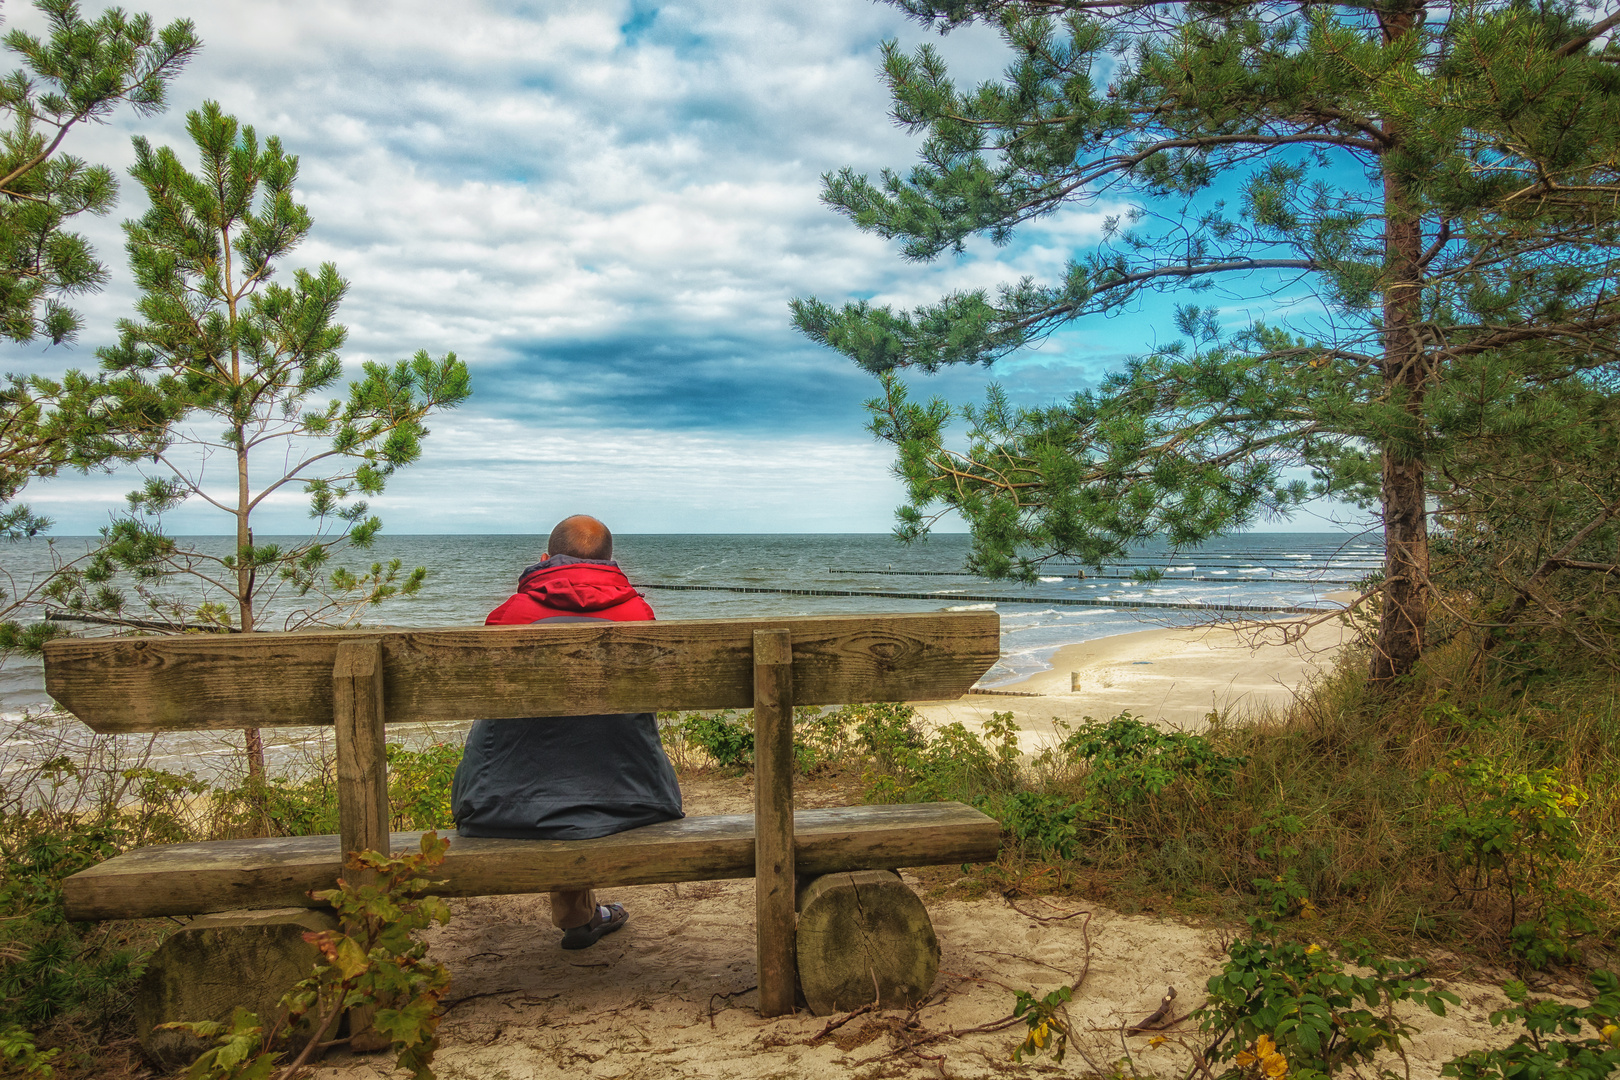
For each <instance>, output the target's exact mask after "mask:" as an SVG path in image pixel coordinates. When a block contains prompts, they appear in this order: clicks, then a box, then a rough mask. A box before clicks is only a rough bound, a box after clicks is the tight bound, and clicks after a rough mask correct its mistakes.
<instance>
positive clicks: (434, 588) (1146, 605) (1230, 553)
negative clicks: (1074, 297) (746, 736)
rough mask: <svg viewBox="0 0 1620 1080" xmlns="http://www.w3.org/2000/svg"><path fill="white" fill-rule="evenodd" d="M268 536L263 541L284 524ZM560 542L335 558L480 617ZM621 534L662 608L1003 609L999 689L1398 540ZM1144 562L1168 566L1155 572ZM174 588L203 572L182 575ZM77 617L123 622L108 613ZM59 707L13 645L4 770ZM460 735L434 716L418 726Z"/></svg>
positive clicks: (1322, 573)
mask: <svg viewBox="0 0 1620 1080" xmlns="http://www.w3.org/2000/svg"><path fill="white" fill-rule="evenodd" d="M182 539H183V542H184V543H186V544H188V545H190V546H193V547H195V548H196V549H197V550H198V551H200V552H203V553H205V554H216V555H218V554H224V553H226V552H228V551H229V549H230V546H231V543H232V541H231V540H230V539H229V538H226V537H185V538H182ZM257 539H258V542H259V543H261V544H263V543H267V542H274V541H275V540H276V538H273V537H265V536H261V537H258V538H257ZM286 539H287V540H289V541H290V540H291V539H292V538H286ZM545 542H546V538H545V537H544V536H527V535H517V534H501V535H437V536H420V535H419V536H410V535H401V536H387V535H385V536H383V537H380V538H379V539H378V540H377V542H376V544H375V545H374V547H373V549H371V550H370V551H367V552H350V553H347V557H339V558H338V559H336V560H335V562H336V563H338V564H340V565H345V566H348V567H349V568H351V569H354V570H356V571H363V570H366V569H369V567H370V564H371V563H372V562H373V561H375V560H378V559H381V560H384V561H387V560H390V559H394V558H397V559H399V560H400V561H401V563H402V565H403V567H404V569H405V570H406V571H407V572H408V571H409V570H410V569H411V568H414V567H417V566H422V567H426V568H427V571H428V574H427V580H426V584H425V586H424V587H423V589H422V590H421V592H420V593H419V594H418V595H416V596H414V597H409V598H394V599H390V600H388V601H386V602H384V603H383V604H381V605H378V606H376V607H372V608H366V609H364V610H362V611H361V612H359V613H358V618H359V624H360V625H367V626H397V627H427V626H464V625H475V624H480V623H482V622H483V619H484V616H485V614H487V613H488V612H489V611H490V610H491V609H492V608H494V607H495V606H496V605H498V604H499V603H500V602H501V601H503V600H504V599H506V597H507V596H508V595H510V594H511V592H512V591H513V590H514V588H515V587H516V585H517V579H518V575H519V574H520V573H521V572H522V570H523V569H524V568H525V567H527V566H529V565H531V564H533V563H534V562H535V561H536V560H538V559H539V557H540V554H541V553H542V552H543V551H544V550H545ZM614 543H615V551H614V555H615V559H616V560H617V562H618V563H619V565H620V566H621V567H622V568H623V569H624V571H625V573H626V574H627V575H628V576H629V578H630V580H631V582H632V583H634V584H635V585H636V586H637V587H638V588H640V590H641V591H642V593H643V594H644V595H645V596H646V598H647V600H648V602H649V603H650V604H651V605H652V607H653V609H654V610H655V611H656V612H657V613H658V617H659V618H660V619H709V618H736V617H744V616H790V615H791V616H802V615H830V614H847V613H868V612H869V613H889V612H902V611H939V610H957V611H960V610H995V611H996V612H998V613H999V614H1000V616H1001V658H1000V660H999V661H998V662H997V663H996V665H995V666H994V667H993V668H991V669H990V671H989V672H988V673H987V674H986V675H985V677H984V678H983V679H981V680H980V683H979V686H980V687H981V688H985V689H991V688H995V687H1000V686H1006V685H1007V684H1009V683H1014V682H1017V681H1018V680H1020V679H1023V678H1025V677H1027V676H1029V675H1032V674H1035V673H1037V672H1040V671H1044V670H1047V669H1048V668H1050V666H1051V663H1050V661H1051V658H1052V655H1053V654H1054V653H1055V652H1056V651H1057V650H1058V649H1059V648H1061V647H1063V646H1064V645H1069V644H1074V643H1077V642H1082V641H1090V640H1093V639H1096V638H1100V637H1108V636H1111V635H1114V634H1125V633H1132V632H1134V631H1137V630H1144V629H1151V628H1154V627H1168V626H1183V625H1190V624H1194V623H1198V622H1206V621H1209V620H1211V619H1212V618H1217V617H1226V618H1232V617H1248V618H1285V617H1287V615H1288V613H1289V611H1288V609H1297V608H1320V607H1328V606H1331V602H1330V601H1328V600H1327V597H1328V595H1329V594H1331V593H1334V592H1338V591H1344V590H1348V589H1353V588H1354V587H1355V585H1356V583H1358V582H1359V581H1361V580H1363V579H1364V578H1366V577H1367V576H1368V575H1369V574H1371V573H1374V572H1375V571H1377V570H1378V569H1379V568H1380V567H1381V564H1382V538H1381V537H1379V536H1377V535H1376V534H1368V533H1360V534H1349V533H1243V534H1238V535H1234V536H1228V537H1222V538H1218V539H1214V540H1211V541H1209V542H1207V543H1205V544H1203V545H1202V546H1200V547H1199V548H1197V549H1194V550H1186V549H1183V550H1180V551H1175V550H1170V549H1168V548H1166V547H1164V546H1163V545H1153V544H1148V545H1143V546H1141V547H1139V548H1137V549H1134V550H1133V551H1132V552H1131V553H1130V555H1129V556H1128V557H1126V558H1124V559H1121V560H1120V561H1119V562H1118V563H1116V564H1112V565H1107V566H1104V567H1102V568H1101V570H1100V571H1099V570H1097V569H1096V568H1093V567H1085V566H1080V565H1077V564H1073V563H1064V562H1058V561H1051V562H1048V563H1046V564H1044V565H1043V567H1042V570H1041V574H1040V577H1039V580H1038V581H1036V582H1035V583H1033V584H1030V585H1024V584H1021V583H1017V582H1008V581H988V580H985V579H983V578H979V577H976V576H974V575H971V574H968V573H967V572H966V571H965V570H964V569H963V567H964V565H965V563H966V561H967V557H968V552H969V538H968V537H967V536H966V535H965V534H953V533H935V534H933V535H931V536H929V537H928V538H927V539H926V540H923V541H919V542H916V543H912V544H902V543H900V542H898V541H897V540H895V539H894V538H893V537H892V536H889V535H887V534H826V533H815V534H806V535H774V534H743V535H718V534H707V533H705V534H659V535H640V536H638V535H621V536H616V537H615V539H614ZM92 544H93V538H89V537H56V538H53V539H52V540H50V541H48V542H47V541H45V540H42V539H34V540H25V541H17V542H14V543H12V544H10V545H8V546H6V547H5V548H3V549H0V558H3V560H4V562H3V564H0V566H3V574H4V575H5V576H9V577H10V579H11V588H10V589H9V590H8V591H9V592H11V594H12V595H17V594H18V593H19V592H20V591H22V590H23V589H26V588H27V586H28V584H29V582H30V581H31V580H36V579H38V578H39V577H40V576H41V575H42V574H43V573H44V572H45V571H46V570H47V568H48V567H49V566H50V564H51V562H52V560H53V559H68V558H72V557H74V556H76V555H78V554H81V553H82V552H84V551H86V550H88V549H89V547H90V546H91V545H92ZM1144 572H1153V573H1154V574H1155V575H1156V579H1155V580H1143V579H1142V575H1143V573H1144ZM123 584H124V586H125V587H126V589H128V588H130V587H132V583H123ZM173 587H177V588H179V589H181V590H183V591H184V590H189V589H191V588H192V586H188V585H185V584H184V583H180V582H176V583H174V586H173ZM193 595H196V594H195V593H193ZM300 606H301V605H300V602H299V601H297V600H296V598H291V597H285V596H284V597H279V598H277V599H276V600H275V601H274V602H273V603H272V605H271V609H270V610H271V611H272V612H273V614H274V616H275V617H276V618H277V619H279V620H281V622H282V623H283V624H285V623H288V622H290V621H294V620H296V619H297V618H299V615H298V612H299V610H300ZM265 628H266V629H275V628H277V626H276V625H271V626H267V627H265ZM76 629H78V630H79V631H81V632H85V633H91V634H95V633H105V632H107V631H106V630H104V629H102V628H98V627H95V626H91V625H83V626H79V627H77V628H76ZM49 706H50V699H49V697H48V696H47V695H46V694H45V690H44V679H43V673H42V670H41V668H40V665H39V663H38V661H29V660H26V659H24V658H19V657H13V658H11V659H10V660H8V661H7V662H6V664H5V666H4V667H3V668H0V715H3V719H0V775H3V774H4V773H5V772H9V771H13V770H15V769H16V768H18V767H22V766H25V765H26V764H27V763H28V762H29V761H37V760H38V755H39V754H42V753H45V752H46V751H47V750H49V749H51V746H49V745H47V744H50V743H51V742H52V740H53V739H54V740H56V741H57V742H60V740H61V738H62V737H65V736H67V735H69V734H70V733H71V732H72V729H73V727H74V726H75V725H77V721H72V720H66V721H64V720H61V718H60V717H59V716H58V718H57V719H56V720H46V721H41V720H40V719H39V718H38V716H39V714H40V713H41V712H42V711H43V710H46V709H48V708H49ZM42 723H43V724H46V725H48V726H50V727H51V736H50V738H45V739H41V738H38V737H36V736H37V735H38V733H39V731H40V730H41V724H42ZM78 726H79V727H82V725H78ZM402 726H408V725H402ZM390 730H391V732H392V730H393V729H392V728H391V729H390ZM296 731H297V729H287V730H286V732H285V733H282V732H277V733H270V732H267V733H266V735H267V737H272V736H273V737H272V739H271V741H272V746H271V757H272V759H275V760H280V761H283V762H284V763H290V762H292V761H293V760H294V759H296V758H298V757H299V756H300V754H299V749H300V747H299V744H298V740H304V741H306V742H307V741H308V740H310V739H314V740H315V741H316V742H317V743H318V742H319V741H320V740H319V733H315V734H313V735H298V736H297V739H294V740H293V741H291V742H289V741H288V738H289V737H291V736H293V735H294V734H295V732H296ZM453 734H454V733H448V732H421V733H418V734H417V735H416V738H417V739H418V740H420V739H423V738H440V737H451V736H453ZM401 737H402V738H405V737H406V736H401ZM121 738H125V739H129V738H131V737H128V736H125V737H121ZM233 739H234V737H233V736H224V737H221V736H206V737H205V736H198V735H180V736H172V737H171V736H164V737H160V738H159V739H158V740H156V741H155V742H150V741H149V740H147V739H146V737H142V742H143V743H147V744H148V745H147V750H146V755H145V757H143V758H142V763H143V764H146V765H150V766H152V767H161V768H167V769H171V770H174V771H192V770H194V769H197V770H200V773H199V774H200V775H201V774H206V773H209V772H211V771H212V769H211V768H210V767H209V761H210V760H213V759H218V761H217V762H216V764H218V765H219V767H225V766H226V763H227V762H229V761H231V760H233V758H234V754H233V750H232V748H233V746H234V745H236V744H235V743H234V742H233ZM19 740H21V741H20V742H19ZM30 748H33V749H30ZM132 752H133V750H132ZM306 756H307V755H306Z"/></svg>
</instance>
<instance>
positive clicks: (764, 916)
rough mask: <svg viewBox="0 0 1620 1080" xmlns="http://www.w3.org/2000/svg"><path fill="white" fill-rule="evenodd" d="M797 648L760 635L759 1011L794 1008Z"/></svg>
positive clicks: (774, 634)
mask: <svg viewBox="0 0 1620 1080" xmlns="http://www.w3.org/2000/svg"><path fill="white" fill-rule="evenodd" d="M794 885H795V881H794V876H793V647H792V635H791V634H790V633H789V632H788V631H786V630H755V631H754V934H755V939H756V949H757V959H758V965H757V969H756V970H757V971H758V972H759V1014H760V1015H761V1016H766V1017H770V1016H785V1015H787V1014H789V1013H791V1012H792V1011H793V987H794V981H795V972H794V968H793V941H794V920H793V893H794Z"/></svg>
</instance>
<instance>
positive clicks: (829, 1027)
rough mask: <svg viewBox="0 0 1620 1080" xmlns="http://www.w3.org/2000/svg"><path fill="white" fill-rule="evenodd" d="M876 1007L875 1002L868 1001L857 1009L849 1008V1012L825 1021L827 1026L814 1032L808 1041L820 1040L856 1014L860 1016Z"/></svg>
mask: <svg viewBox="0 0 1620 1080" xmlns="http://www.w3.org/2000/svg"><path fill="white" fill-rule="evenodd" d="M876 1007H877V1002H875V1001H872V1002H868V1003H867V1004H865V1005H862V1006H861V1007H860V1008H858V1009H851V1010H850V1011H849V1012H847V1013H845V1014H844V1015H843V1016H841V1017H839V1018H838V1019H836V1020H829V1021H827V1026H826V1027H824V1028H822V1029H821V1030H820V1031H818V1032H816V1034H815V1035H814V1036H812V1037H811V1039H810V1041H811V1042H812V1043H816V1042H820V1041H821V1040H822V1039H825V1038H826V1037H827V1036H829V1035H831V1034H832V1033H833V1032H835V1031H837V1030H838V1029H839V1028H841V1027H843V1026H844V1025H845V1024H847V1023H849V1022H850V1021H851V1020H853V1019H855V1018H856V1017H857V1016H860V1015H861V1014H862V1013H869V1012H871V1011H872V1010H873V1009H874V1008H876Z"/></svg>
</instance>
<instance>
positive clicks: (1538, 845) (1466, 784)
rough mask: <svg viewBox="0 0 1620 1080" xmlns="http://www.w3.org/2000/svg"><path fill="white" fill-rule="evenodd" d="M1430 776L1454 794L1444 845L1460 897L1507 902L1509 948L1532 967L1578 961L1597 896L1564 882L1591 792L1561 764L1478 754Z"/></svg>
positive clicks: (1443, 819)
mask: <svg viewBox="0 0 1620 1080" xmlns="http://www.w3.org/2000/svg"><path fill="white" fill-rule="evenodd" d="M1430 779H1431V782H1432V783H1434V784H1436V785H1438V786H1440V787H1441V788H1442V789H1443V790H1444V791H1446V792H1448V793H1449V795H1450V796H1451V798H1452V799H1453V800H1454V801H1452V802H1449V803H1447V804H1446V805H1445V806H1443V807H1442V809H1441V811H1440V815H1439V820H1440V824H1441V834H1440V850H1441V852H1442V853H1443V854H1444V855H1445V856H1447V868H1448V869H1449V870H1450V872H1451V873H1452V880H1453V884H1454V886H1455V888H1456V891H1457V893H1458V895H1463V896H1467V897H1468V898H1469V901H1470V903H1471V904H1475V905H1478V904H1479V903H1481V902H1486V903H1489V902H1490V901H1492V900H1495V901H1498V902H1500V903H1503V904H1505V906H1506V909H1507V910H1506V922H1507V926H1508V934H1507V938H1508V947H1509V948H1510V949H1511V950H1512V952H1513V953H1514V954H1516V955H1517V956H1519V957H1521V958H1523V960H1524V961H1525V962H1526V963H1528V964H1530V965H1531V966H1532V967H1538V968H1539V967H1545V966H1546V965H1547V964H1549V963H1551V962H1553V961H1560V960H1569V959H1573V958H1574V957H1575V955H1576V946H1575V940H1576V939H1577V938H1579V937H1580V936H1582V935H1585V934H1590V933H1592V932H1593V931H1594V930H1595V929H1596V928H1597V927H1596V923H1595V922H1594V920H1593V919H1592V912H1593V911H1594V910H1595V909H1596V908H1597V906H1598V905H1597V902H1596V901H1595V900H1593V899H1592V898H1591V897H1589V896H1587V895H1586V894H1585V893H1582V892H1580V891H1579V890H1576V889H1571V888H1567V887H1565V885H1564V884H1563V880H1562V879H1563V875H1564V872H1565V868H1566V867H1567V866H1568V864H1570V863H1571V862H1573V861H1574V860H1575V859H1577V858H1579V856H1580V830H1579V827H1578V825H1577V822H1576V817H1577V815H1578V814H1579V813H1580V810H1581V807H1583V806H1584V805H1585V804H1586V803H1587V802H1588V801H1589V799H1590V798H1591V796H1589V795H1588V794H1587V793H1586V792H1585V791H1583V790H1581V789H1580V788H1579V787H1576V786H1575V785H1573V784H1568V783H1565V782H1564V781H1563V780H1562V779H1561V774H1560V773H1559V770H1557V769H1539V770H1534V771H1531V772H1513V771H1511V770H1507V769H1503V768H1502V767H1501V766H1500V765H1498V764H1497V763H1496V762H1494V761H1490V760H1486V759H1483V758H1477V757H1459V758H1456V759H1454V760H1453V761H1452V762H1451V765H1450V767H1449V768H1447V769H1443V770H1437V771H1436V772H1435V773H1433V774H1432V775H1431V778H1430Z"/></svg>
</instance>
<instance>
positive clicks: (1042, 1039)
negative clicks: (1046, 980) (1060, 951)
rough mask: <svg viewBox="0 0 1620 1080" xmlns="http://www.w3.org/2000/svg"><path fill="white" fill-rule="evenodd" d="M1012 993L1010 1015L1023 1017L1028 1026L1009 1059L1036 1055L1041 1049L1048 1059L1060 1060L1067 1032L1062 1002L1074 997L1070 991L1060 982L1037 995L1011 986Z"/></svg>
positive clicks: (1067, 1036)
mask: <svg viewBox="0 0 1620 1080" xmlns="http://www.w3.org/2000/svg"><path fill="white" fill-rule="evenodd" d="M1013 994H1014V1000H1013V1019H1015V1020H1023V1021H1024V1023H1025V1024H1027V1025H1028V1026H1029V1034H1027V1035H1025V1036H1024V1041H1023V1043H1022V1044H1020V1045H1019V1047H1018V1049H1016V1050H1014V1051H1013V1055H1012V1059H1013V1060H1014V1061H1018V1062H1022V1061H1023V1060H1024V1056H1025V1055H1026V1054H1027V1055H1028V1056H1030V1057H1036V1056H1038V1055H1039V1054H1041V1053H1042V1052H1043V1051H1049V1052H1050V1053H1051V1055H1052V1060H1053V1061H1055V1062H1057V1063H1059V1064H1062V1062H1063V1054H1064V1052H1065V1051H1066V1050H1067V1049H1068V1046H1069V1034H1070V1030H1069V1014H1068V1010H1067V1009H1066V1008H1065V1006H1066V1005H1067V1004H1068V1003H1069V1000H1070V999H1071V998H1073V997H1074V991H1073V990H1071V989H1070V988H1069V987H1067V986H1060V987H1058V988H1057V989H1056V990H1053V991H1052V992H1051V993H1049V994H1047V995H1046V996H1045V997H1041V998H1037V997H1036V996H1035V995H1034V994H1031V993H1028V992H1026V991H1024V990H1015V991H1013Z"/></svg>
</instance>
